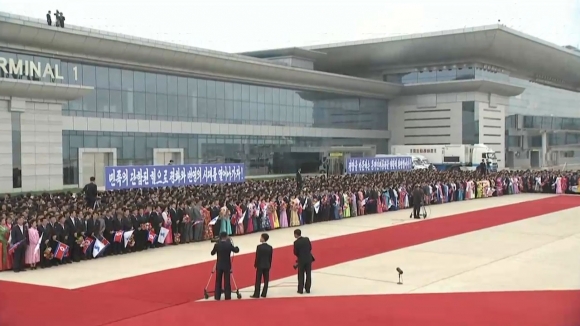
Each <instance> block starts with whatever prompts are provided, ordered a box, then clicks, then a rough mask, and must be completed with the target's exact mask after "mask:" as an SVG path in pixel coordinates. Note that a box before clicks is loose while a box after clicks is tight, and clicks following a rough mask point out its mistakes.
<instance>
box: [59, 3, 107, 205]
mask: <svg viewBox="0 0 580 326" xmlns="http://www.w3.org/2000/svg"><path fill="white" fill-rule="evenodd" d="M57 12H58V11H57ZM57 19H58V17H57ZM89 180H90V181H91V182H89V183H87V184H86V185H85V187H84V188H83V193H84V194H85V200H86V202H87V207H90V208H93V209H94V208H95V202H96V201H97V196H98V190H97V185H96V184H95V177H91V178H90V179H89Z"/></svg>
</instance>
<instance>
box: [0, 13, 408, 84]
mask: <svg viewBox="0 0 580 326" xmlns="http://www.w3.org/2000/svg"><path fill="white" fill-rule="evenodd" d="M14 20H22V21H23V22H24V23H25V24H32V25H33V26H34V27H36V28H45V29H49V27H48V26H47V25H46V22H45V21H42V20H40V19H36V18H30V17H26V16H20V15H14V14H9V13H5V12H1V11H0V22H1V21H5V22H7V23H14V22H13V21H14ZM52 29H54V28H51V30H52ZM62 32H65V33H66V32H68V33H72V34H80V35H81V36H84V37H99V38H103V39H109V40H112V41H117V42H127V43H133V44H139V42H141V43H142V44H141V45H143V46H150V47H157V48H163V49H166V50H171V51H176V52H186V53H191V54H196V55H203V56H210V57H211V56H213V57H217V58H221V59H225V60H232V61H237V62H242V63H247V64H253V65H260V66H269V67H272V68H274V69H283V70H288V71H299V72H302V73H304V74H312V75H320V76H328V77H334V78H341V79H344V80H351V81H359V82H364V83H367V84H369V85H370V84H375V85H378V86H379V85H384V86H387V85H388V86H391V87H400V86H401V85H399V84H396V83H389V82H385V81H382V80H374V79H367V78H360V77H353V76H348V75H341V74H333V73H329V72H324V71H319V70H310V69H301V68H296V67H288V66H283V65H279V64H276V63H273V62H272V61H270V60H267V59H258V58H253V57H250V56H244V55H239V54H231V53H226V52H219V51H214V50H206V49H201V48H195V47H190V46H185V45H179V44H175V43H167V42H160V41H155V40H150V39H145V38H141V37H135V36H130V35H125V34H115V33H112V32H106V31H100V30H96V29H90V28H85V27H78V26H74V25H67V27H66V28H64V29H63V31H62Z"/></svg>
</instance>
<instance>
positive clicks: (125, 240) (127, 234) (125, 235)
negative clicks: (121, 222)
mask: <svg viewBox="0 0 580 326" xmlns="http://www.w3.org/2000/svg"><path fill="white" fill-rule="evenodd" d="M133 232H134V231H133V230H131V231H127V232H125V233H123V243H124V244H125V248H127V244H129V242H130V241H131V237H132V236H133Z"/></svg>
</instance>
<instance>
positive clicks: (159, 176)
mask: <svg viewBox="0 0 580 326" xmlns="http://www.w3.org/2000/svg"><path fill="white" fill-rule="evenodd" d="M245 180H246V176H245V168H244V164H239V163H224V164H190V165H148V166H107V167H105V189H106V190H118V189H131V188H154V187H178V186H193V185H205V184H216V183H235V182H244V181H245Z"/></svg>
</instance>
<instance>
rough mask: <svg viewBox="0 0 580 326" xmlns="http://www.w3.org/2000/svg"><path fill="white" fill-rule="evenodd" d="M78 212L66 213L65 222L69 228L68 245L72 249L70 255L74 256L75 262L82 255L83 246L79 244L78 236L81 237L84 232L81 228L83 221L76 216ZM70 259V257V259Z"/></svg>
mask: <svg viewBox="0 0 580 326" xmlns="http://www.w3.org/2000/svg"><path fill="white" fill-rule="evenodd" d="M75 215H76V214H75V213H74V212H73V213H71V214H69V213H66V215H65V216H67V217H66V219H65V222H64V223H65V224H66V226H67V229H68V242H67V245H68V246H69V249H70V255H71V258H72V261H74V262H79V261H80V257H81V247H80V245H79V244H77V239H78V237H80V236H81V235H82V234H81V232H80V230H81V225H80V224H81V223H80V221H79V220H78V219H77V218H76V216H75ZM68 260H70V259H68Z"/></svg>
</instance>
